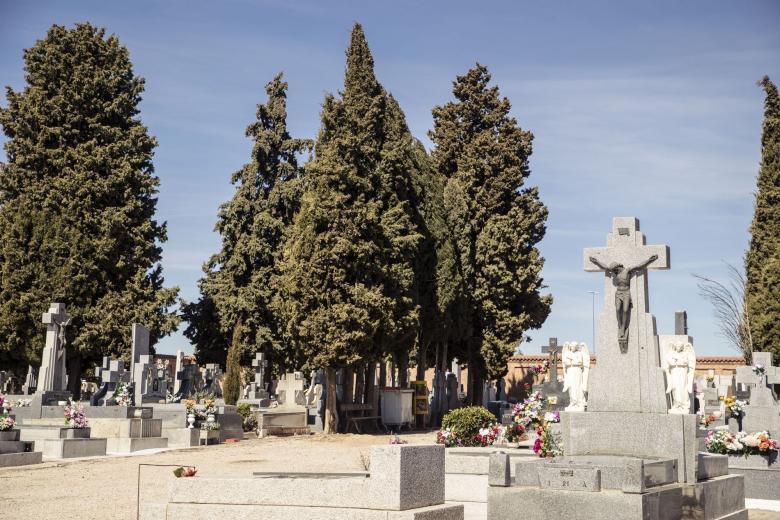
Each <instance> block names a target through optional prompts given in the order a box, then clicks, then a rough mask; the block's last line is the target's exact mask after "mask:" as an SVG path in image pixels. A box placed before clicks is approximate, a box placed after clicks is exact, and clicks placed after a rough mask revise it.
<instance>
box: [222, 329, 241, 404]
mask: <svg viewBox="0 0 780 520" xmlns="http://www.w3.org/2000/svg"><path fill="white" fill-rule="evenodd" d="M241 335H242V325H241V322H240V321H239V322H238V323H237V324H236V328H235V329H234V330H233V338H232V340H231V341H230V347H229V348H228V353H227V362H226V367H225V379H224V382H223V383H222V385H223V386H222V396H223V397H224V399H225V404H228V405H234V404H236V402H238V398H239V396H240V395H241Z"/></svg>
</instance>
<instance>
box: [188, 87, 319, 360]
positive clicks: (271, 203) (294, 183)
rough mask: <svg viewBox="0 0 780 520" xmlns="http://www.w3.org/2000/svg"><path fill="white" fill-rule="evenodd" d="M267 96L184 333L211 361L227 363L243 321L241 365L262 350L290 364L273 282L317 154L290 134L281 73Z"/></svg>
mask: <svg viewBox="0 0 780 520" xmlns="http://www.w3.org/2000/svg"><path fill="white" fill-rule="evenodd" d="M265 90H266V93H267V95H268V101H267V102H266V103H265V104H258V105H257V120H256V121H255V122H254V123H252V124H251V125H249V126H248V127H247V130H246V135H247V137H250V138H252V139H253V140H254V146H253V148H252V160H251V161H250V162H249V163H247V164H246V165H244V166H243V167H242V168H241V169H240V170H238V171H237V172H235V173H234V174H233V177H232V182H233V184H236V185H237V187H236V193H235V195H234V196H233V198H232V199H231V200H230V201H228V202H227V203H225V204H223V205H222V207H221V209H220V212H219V217H218V221H217V225H216V230H217V231H218V232H219V233H220V235H222V249H221V250H220V251H219V252H218V253H217V254H215V255H214V256H212V257H211V259H210V260H209V261H208V263H207V264H206V266H205V267H204V269H205V271H206V276H205V277H204V279H203V280H201V284H200V285H201V291H202V293H203V296H202V298H201V300H200V301H199V302H196V303H195V304H191V305H188V306H187V307H186V308H185V316H187V317H188V320H189V321H190V327H189V328H188V329H187V331H185V334H186V335H187V337H188V338H189V339H190V340H192V341H193V342H194V343H195V346H196V352H197V354H198V356H199V357H201V356H202V357H203V358H204V359H206V358H212V359H219V360H220V362H224V360H225V357H224V356H225V352H226V346H227V345H226V342H225V338H226V337H228V336H230V335H231V334H232V331H233V328H234V327H235V325H236V323H238V322H239V321H240V322H241V323H242V324H243V327H242V328H243V333H242V334H241V335H240V336H239V337H238V339H239V340H240V341H241V344H240V345H239V346H237V348H238V352H239V353H240V357H241V358H244V359H246V358H247V357H249V356H251V354H252V352H250V349H256V348H260V349H263V350H264V351H265V352H266V354H267V355H268V356H269V358H270V359H271V360H274V358H275V357H276V359H277V360H278V361H282V362H284V361H285V358H284V356H285V353H286V349H282V348H281V347H282V345H281V343H280V341H279V334H278V331H277V324H276V319H275V316H274V314H273V313H272V312H271V310H270V304H271V301H272V299H273V295H274V293H273V284H272V283H271V279H272V277H273V276H274V273H275V270H276V264H277V260H278V257H279V255H280V254H281V249H282V245H283V243H284V240H285V235H286V233H287V230H288V228H289V227H290V225H291V224H292V220H293V217H294V215H295V214H296V213H297V211H298V207H299V205H300V196H301V190H302V182H303V179H302V177H301V173H302V170H301V168H300V167H299V166H298V156H299V155H300V154H301V153H304V152H306V151H307V150H309V149H310V148H311V142H310V141H309V140H306V139H295V138H293V137H291V136H290V134H289V132H288V130H287V83H286V82H284V81H283V80H282V74H281V73H279V74H277V75H276V77H274V79H273V80H272V81H271V82H269V83H268V84H267V85H266V87H265ZM215 318H216V319H218V322H219V323H218V325H217V324H215V323H214V319H215ZM217 326H218V328H219V330H220V331H221V333H217V332H216V330H215V328H216V327H217ZM234 339H235V336H234Z"/></svg>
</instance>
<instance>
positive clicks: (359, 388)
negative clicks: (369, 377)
mask: <svg viewBox="0 0 780 520" xmlns="http://www.w3.org/2000/svg"><path fill="white" fill-rule="evenodd" d="M365 377H366V366H365V365H363V364H360V365H358V367H357V369H356V370H355V400H354V402H356V403H360V404H362V403H364V402H365V401H364V400H363V399H364V398H365V392H366V379H365Z"/></svg>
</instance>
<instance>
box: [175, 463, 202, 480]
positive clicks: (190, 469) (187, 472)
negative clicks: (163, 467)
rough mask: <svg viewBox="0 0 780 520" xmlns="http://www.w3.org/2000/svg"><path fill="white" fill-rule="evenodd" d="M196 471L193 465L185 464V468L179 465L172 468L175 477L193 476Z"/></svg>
mask: <svg viewBox="0 0 780 520" xmlns="http://www.w3.org/2000/svg"><path fill="white" fill-rule="evenodd" d="M197 472H198V470H197V468H195V466H187V467H186V468H185V467H184V466H179V467H178V468H176V469H175V470H173V474H174V475H176V478H181V477H194V476H195V474H196V473H197Z"/></svg>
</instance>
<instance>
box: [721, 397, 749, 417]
mask: <svg viewBox="0 0 780 520" xmlns="http://www.w3.org/2000/svg"><path fill="white" fill-rule="evenodd" d="M723 403H724V404H725V406H726V411H727V412H728V414H729V415H730V416H731V417H734V418H735V419H738V418H740V417H742V415H743V414H744V413H745V406H747V402H746V401H742V400H739V399H737V398H736V397H734V396H729V397H727V398H726V399H724V400H723Z"/></svg>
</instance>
